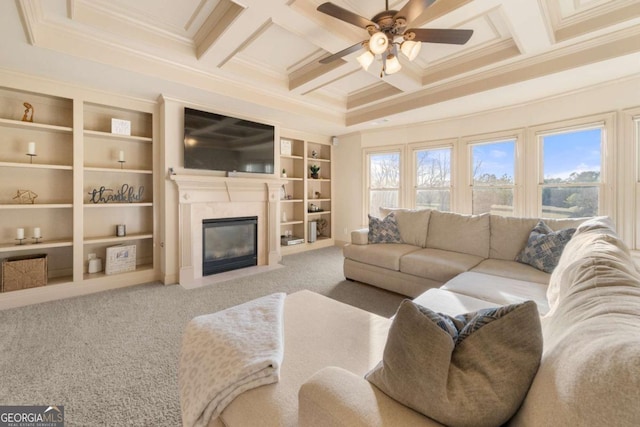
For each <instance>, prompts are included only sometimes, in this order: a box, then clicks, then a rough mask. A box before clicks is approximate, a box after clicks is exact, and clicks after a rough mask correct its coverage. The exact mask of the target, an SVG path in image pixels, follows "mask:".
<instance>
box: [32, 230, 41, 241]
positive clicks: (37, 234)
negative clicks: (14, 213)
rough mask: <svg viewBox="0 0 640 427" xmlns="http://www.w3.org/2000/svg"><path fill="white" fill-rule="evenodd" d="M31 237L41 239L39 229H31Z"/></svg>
mask: <svg viewBox="0 0 640 427" xmlns="http://www.w3.org/2000/svg"><path fill="white" fill-rule="evenodd" d="M33 237H34V238H35V239H39V238H41V237H42V235H41V234H40V227H34V228H33Z"/></svg>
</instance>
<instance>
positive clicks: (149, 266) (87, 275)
mask: <svg viewBox="0 0 640 427" xmlns="http://www.w3.org/2000/svg"><path fill="white" fill-rule="evenodd" d="M104 267H105V266H104V265H103V266H102V268H104ZM149 271H153V265H152V264H140V265H137V266H136V269H135V270H134V271H127V272H125V273H116V274H109V275H107V274H105V273H104V271H101V272H100V273H84V275H83V279H84V280H90V279H100V278H104V277H109V278H111V277H113V278H116V277H122V276H127V275H131V274H139V273H144V272H149Z"/></svg>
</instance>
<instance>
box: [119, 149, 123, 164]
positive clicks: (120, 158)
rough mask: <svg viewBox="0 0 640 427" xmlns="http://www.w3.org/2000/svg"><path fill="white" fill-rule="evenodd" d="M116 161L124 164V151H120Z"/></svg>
mask: <svg viewBox="0 0 640 427" xmlns="http://www.w3.org/2000/svg"><path fill="white" fill-rule="evenodd" d="M118 161H119V162H124V151H122V150H120V153H119V157H118Z"/></svg>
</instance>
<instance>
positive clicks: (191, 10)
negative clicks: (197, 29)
mask: <svg viewBox="0 0 640 427" xmlns="http://www.w3.org/2000/svg"><path fill="white" fill-rule="evenodd" d="M84 2H85V4H86V5H87V6H89V5H91V6H94V7H96V8H101V9H102V10H105V11H112V12H114V13H117V14H122V15H125V16H127V17H128V18H130V19H133V20H136V21H139V22H143V23H145V24H147V25H150V26H153V27H156V28H160V29H162V30H164V31H169V32H171V33H175V34H180V35H183V34H189V31H188V30H189V28H190V26H191V25H190V24H191V23H192V22H193V21H194V20H196V19H197V18H198V15H202V14H205V17H206V15H208V12H210V11H211V10H213V8H214V7H215V5H216V3H218V0H180V1H158V0H135V1H131V0H91V1H86V0H85V1H84Z"/></svg>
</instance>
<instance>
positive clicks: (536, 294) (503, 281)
mask: <svg viewBox="0 0 640 427" xmlns="http://www.w3.org/2000/svg"><path fill="white" fill-rule="evenodd" d="M440 289H443V290H446V291H452V292H456V293H458V294H462V295H468V296H470V297H474V298H478V299H481V300H485V301H491V302H493V303H495V304H499V305H506V304H517V303H521V302H525V301H529V300H531V301H533V302H535V303H536V305H537V306H538V311H539V312H540V314H541V315H543V314H546V313H547V312H548V311H549V304H548V303H547V285H543V284H541V283H535V282H527V281H524V280H517V279H509V278H507V277H500V276H494V275H491V274H483V273H478V272H475V271H469V272H467V273H462V274H460V275H458V276H456V277H454V278H453V279H451V280H449V281H448V282H447V283H445V284H444V285H443V286H442V287H441V288H440Z"/></svg>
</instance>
